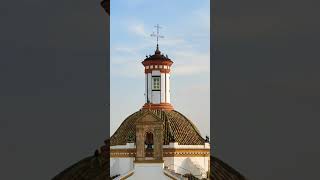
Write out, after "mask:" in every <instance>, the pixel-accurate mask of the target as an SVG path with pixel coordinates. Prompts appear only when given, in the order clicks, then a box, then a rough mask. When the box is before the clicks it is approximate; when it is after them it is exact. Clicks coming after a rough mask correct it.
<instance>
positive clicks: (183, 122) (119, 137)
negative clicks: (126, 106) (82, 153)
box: [110, 110, 205, 146]
mask: <svg viewBox="0 0 320 180" xmlns="http://www.w3.org/2000/svg"><path fill="white" fill-rule="evenodd" d="M145 111H151V112H152V113H153V114H154V115H156V116H157V117H159V119H161V120H162V121H163V128H164V133H163V136H164V142H163V144H164V145H167V144H169V143H170V142H178V143H179V145H204V143H205V139H203V138H202V137H201V135H200V133H199V131H198V129H197V128H196V127H195V125H194V124H192V122H191V121H190V120H189V119H187V118H186V117H185V116H184V115H182V114H181V113H179V112H178V111H175V110H172V111H162V110H140V111H138V112H135V113H133V114H132V115H130V116H129V117H127V118H126V119H125V120H124V121H123V123H122V124H121V125H120V127H119V128H118V129H117V131H116V132H115V133H114V134H113V135H112V136H111V140H110V145H111V146H116V145H125V144H126V143H127V142H129V141H130V140H129V139H130V138H129V136H131V137H132V139H131V141H133V142H134V141H135V134H136V121H137V120H138V119H139V118H140V117H142V116H143V114H144V112H145Z"/></svg>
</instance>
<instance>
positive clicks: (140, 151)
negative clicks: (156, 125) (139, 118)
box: [136, 124, 145, 161]
mask: <svg viewBox="0 0 320 180" xmlns="http://www.w3.org/2000/svg"><path fill="white" fill-rule="evenodd" d="M144 141H145V139H144V129H143V126H142V125H141V124H137V126H136V150H137V154H136V161H143V160H145V152H144V151H145V150H144V148H145V147H144Z"/></svg>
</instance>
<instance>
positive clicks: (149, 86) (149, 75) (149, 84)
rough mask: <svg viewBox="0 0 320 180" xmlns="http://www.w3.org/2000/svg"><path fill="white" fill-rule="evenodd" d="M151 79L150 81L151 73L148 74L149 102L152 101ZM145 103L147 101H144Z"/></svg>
mask: <svg viewBox="0 0 320 180" xmlns="http://www.w3.org/2000/svg"><path fill="white" fill-rule="evenodd" d="M151 79H152V74H151V73H148V96H149V101H150V102H151V101H152V98H151V96H152V95H151V93H152V91H151ZM146 102H147V101H146Z"/></svg>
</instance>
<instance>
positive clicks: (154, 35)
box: [151, 24, 164, 49]
mask: <svg viewBox="0 0 320 180" xmlns="http://www.w3.org/2000/svg"><path fill="white" fill-rule="evenodd" d="M154 27H155V28H156V29H157V34H155V33H154V32H153V33H152V34H151V36H152V37H157V49H159V38H164V36H161V35H160V34H159V29H160V28H161V27H160V26H159V24H157V25H156V26H154Z"/></svg>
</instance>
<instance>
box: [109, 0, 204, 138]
mask: <svg viewBox="0 0 320 180" xmlns="http://www.w3.org/2000/svg"><path fill="white" fill-rule="evenodd" d="M110 7H111V20H110V25H111V26H110V27H111V29H110V31H111V32H110V35H111V38H110V47H111V92H110V93H111V94H110V96H111V109H110V110H111V123H110V128H111V129H110V130H111V131H110V133H111V134H113V133H114V132H115V130H116V129H117V128H118V127H119V125H120V124H121V123H122V121H123V120H124V119H125V118H126V117H127V116H129V115H130V114H132V113H134V112H136V111H137V110H139V109H140V108H141V107H142V105H143V104H144V100H145V98H144V69H143V66H142V64H141V62H142V61H143V59H144V58H145V56H146V55H147V54H148V55H149V54H153V53H154V51H155V48H156V40H155V38H153V37H151V36H150V34H151V33H152V32H156V29H155V28H154V26H155V25H156V24H159V25H160V26H161V27H162V28H161V29H160V34H161V35H163V36H164V37H165V38H164V39H160V41H159V47H160V50H161V52H162V53H164V54H168V56H169V57H170V58H171V59H172V60H173V61H174V64H173V66H172V71H171V103H172V105H173V106H174V107H175V109H176V110H177V111H179V112H181V113H183V114H184V115H185V116H187V117H188V118H189V119H191V120H192V121H193V122H194V124H196V125H197V127H198V129H199V130H200V132H201V134H202V136H205V135H210V0H197V1H195V0H183V1H182V0H111V6H110Z"/></svg>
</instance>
